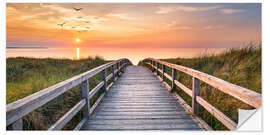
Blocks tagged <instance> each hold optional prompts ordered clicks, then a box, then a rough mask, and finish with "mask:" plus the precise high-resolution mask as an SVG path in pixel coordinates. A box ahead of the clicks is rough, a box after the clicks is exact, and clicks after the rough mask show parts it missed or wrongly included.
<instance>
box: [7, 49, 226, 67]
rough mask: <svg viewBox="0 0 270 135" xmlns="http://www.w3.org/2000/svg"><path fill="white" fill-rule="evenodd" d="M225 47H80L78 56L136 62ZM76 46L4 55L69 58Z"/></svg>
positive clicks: (212, 51)
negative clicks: (123, 59)
mask: <svg viewBox="0 0 270 135" xmlns="http://www.w3.org/2000/svg"><path fill="white" fill-rule="evenodd" d="M225 50H226V49H225V48H208V49H205V48H177V49H175V48H169V49H168V48H159V49H125V48H109V49H106V48H80V49H79V57H80V58H86V57H89V56H90V57H94V56H101V57H103V58H104V59H107V60H116V59H120V58H128V59H129V60H131V62H132V63H133V64H137V63H138V62H139V61H140V60H143V59H145V58H149V57H152V58H157V59H159V58H177V57H182V58H191V57H198V56H202V55H211V54H219V53H222V52H224V51H225ZM77 55H78V53H77V48H48V49H43V48H41V49H40V48H32V49H30V48H7V49H6V57H7V58H9V57H19V56H23V57H35V58H48V57H50V58H69V59H77V57H78V56H77Z"/></svg>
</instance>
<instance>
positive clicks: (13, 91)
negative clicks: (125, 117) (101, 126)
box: [6, 57, 109, 130]
mask: <svg viewBox="0 0 270 135" xmlns="http://www.w3.org/2000/svg"><path fill="white" fill-rule="evenodd" d="M107 62H109V61H105V60H104V59H102V58H100V57H95V58H90V57H89V58H86V59H81V60H70V59H52V58H42V59H39V58H25V57H17V58H7V67H6V74H7V78H6V80H7V90H6V94H7V96H6V103H7V104H8V103H11V102H14V101H16V100H19V99H21V98H24V97H26V96H28V95H31V94H33V93H35V92H37V91H39V90H42V89H44V88H47V87H49V86H52V85H54V84H56V83H58V82H61V81H64V80H66V79H69V78H71V77H73V76H75V75H78V74H80V73H83V72H86V71H88V70H90V69H92V68H95V67H97V66H100V65H102V64H105V63H107ZM100 81H101V74H97V75H95V76H94V77H92V78H90V80H89V84H90V88H93V87H95V86H96V85H97V84H98V83H99V82H100ZM99 95H100V93H97V94H96V95H95V96H94V98H92V99H91V104H93V103H94V102H95V100H96V99H97V98H98V97H99ZM80 99H81V90H80V85H78V86H76V87H74V88H72V89H71V90H69V91H67V92H65V93H64V94H62V95H61V96H59V97H57V98H56V99H54V100H52V101H50V102H49V103H47V104H45V105H44V106H42V107H40V108H38V109H36V110H35V111H33V112H31V113H29V114H28V115H27V116H25V117H23V124H24V130H47V129H48V128H49V127H50V126H51V125H52V124H54V123H55V122H56V121H57V120H58V119H59V118H60V117H61V116H63V115H64V114H65V113H66V112H67V111H68V110H69V109H71V108H72V107H73V106H74V105H75V104H76V103H78V101H80ZM81 115H82V113H81V112H79V113H78V114H77V115H76V116H75V117H74V118H73V119H72V120H71V121H70V122H69V123H68V124H67V125H66V126H65V127H64V129H66V130H70V129H73V128H74V127H75V125H76V124H78V122H79V121H80V120H81Z"/></svg>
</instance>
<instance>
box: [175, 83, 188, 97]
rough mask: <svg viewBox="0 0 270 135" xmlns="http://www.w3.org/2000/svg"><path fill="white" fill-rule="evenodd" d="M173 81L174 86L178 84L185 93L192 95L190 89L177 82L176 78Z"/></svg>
mask: <svg viewBox="0 0 270 135" xmlns="http://www.w3.org/2000/svg"><path fill="white" fill-rule="evenodd" d="M174 83H175V85H176V86H178V87H179V88H180V89H182V90H183V91H184V92H185V93H187V94H188V95H189V96H190V97H192V90H190V89H189V88H187V87H186V86H185V85H183V84H182V83H180V82H178V81H177V80H174Z"/></svg>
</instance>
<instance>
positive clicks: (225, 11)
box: [220, 9, 244, 14]
mask: <svg viewBox="0 0 270 135" xmlns="http://www.w3.org/2000/svg"><path fill="white" fill-rule="evenodd" d="M220 11H221V12H222V13H224V14H234V13H240V12H244V10H243V9H220Z"/></svg>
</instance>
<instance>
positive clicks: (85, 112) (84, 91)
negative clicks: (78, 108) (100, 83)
mask: <svg viewBox="0 0 270 135" xmlns="http://www.w3.org/2000/svg"><path fill="white" fill-rule="evenodd" d="M81 89H82V90H81V91H82V99H85V101H86V103H85V105H84V107H83V108H82V111H83V118H86V119H88V118H89V111H90V98H89V81H88V80H85V81H84V82H82V84H81Z"/></svg>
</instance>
